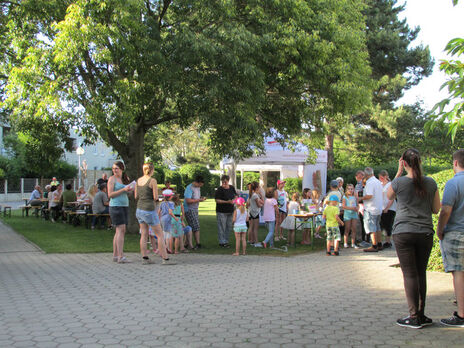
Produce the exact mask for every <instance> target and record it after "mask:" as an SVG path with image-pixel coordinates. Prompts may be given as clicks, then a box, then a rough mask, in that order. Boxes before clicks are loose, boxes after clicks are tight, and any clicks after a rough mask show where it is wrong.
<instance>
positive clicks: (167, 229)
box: [159, 191, 175, 254]
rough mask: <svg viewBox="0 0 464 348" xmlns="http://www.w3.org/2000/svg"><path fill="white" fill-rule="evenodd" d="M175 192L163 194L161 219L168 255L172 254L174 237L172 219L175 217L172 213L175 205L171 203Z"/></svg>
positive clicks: (160, 210) (160, 211)
mask: <svg viewBox="0 0 464 348" xmlns="http://www.w3.org/2000/svg"><path fill="white" fill-rule="evenodd" d="M172 196H173V192H172V191H170V192H167V191H164V192H163V198H164V199H163V202H161V204H160V209H159V217H160V221H161V226H162V227H163V232H164V239H165V241H166V248H167V250H168V254H172V237H171V230H172V225H171V218H173V217H175V216H174V214H173V213H172V211H173V210H174V208H175V207H174V203H172V202H171V197H172Z"/></svg>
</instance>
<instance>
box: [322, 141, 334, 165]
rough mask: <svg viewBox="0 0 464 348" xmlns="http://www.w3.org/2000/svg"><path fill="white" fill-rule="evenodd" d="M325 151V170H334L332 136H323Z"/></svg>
mask: <svg viewBox="0 0 464 348" xmlns="http://www.w3.org/2000/svg"><path fill="white" fill-rule="evenodd" d="M324 150H326V151H327V169H334V161H335V157H334V136H333V134H326V136H325V149H324Z"/></svg>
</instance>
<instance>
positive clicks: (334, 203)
mask: <svg viewBox="0 0 464 348" xmlns="http://www.w3.org/2000/svg"><path fill="white" fill-rule="evenodd" d="M339 202H340V200H339V199H338V197H337V196H336V195H330V197H329V200H328V202H327V207H326V208H325V209H324V212H323V213H322V217H323V218H325V220H326V221H325V227H326V229H327V256H330V248H331V247H332V245H333V246H334V253H333V255H334V256H338V255H339V252H338V247H339V244H340V239H341V237H340V228H339V227H338V225H339V224H340V225H342V226H343V221H342V220H341V219H340V217H339V216H338V215H339V214H340V209H338V203H339Z"/></svg>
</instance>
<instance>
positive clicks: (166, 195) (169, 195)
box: [163, 189, 174, 197]
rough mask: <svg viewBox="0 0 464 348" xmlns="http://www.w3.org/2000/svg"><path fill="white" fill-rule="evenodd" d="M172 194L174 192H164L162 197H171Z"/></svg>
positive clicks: (168, 190)
mask: <svg viewBox="0 0 464 348" xmlns="http://www.w3.org/2000/svg"><path fill="white" fill-rule="evenodd" d="M173 194H174V192H173V191H172V190H170V189H167V190H164V191H163V196H164V197H171V196H172V195H173Z"/></svg>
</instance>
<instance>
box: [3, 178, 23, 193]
mask: <svg viewBox="0 0 464 348" xmlns="http://www.w3.org/2000/svg"><path fill="white" fill-rule="evenodd" d="M7 189H8V192H5V193H21V179H17V180H8V186H7Z"/></svg>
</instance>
